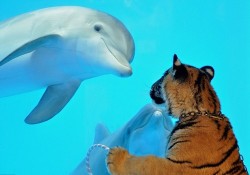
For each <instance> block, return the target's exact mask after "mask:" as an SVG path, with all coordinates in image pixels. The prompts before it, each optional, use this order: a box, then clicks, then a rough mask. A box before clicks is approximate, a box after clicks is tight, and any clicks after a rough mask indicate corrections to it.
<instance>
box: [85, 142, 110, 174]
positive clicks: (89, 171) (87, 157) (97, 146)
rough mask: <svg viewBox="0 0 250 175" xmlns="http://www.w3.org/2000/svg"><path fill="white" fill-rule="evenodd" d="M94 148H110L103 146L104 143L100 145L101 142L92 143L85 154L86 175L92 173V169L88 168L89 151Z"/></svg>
mask: <svg viewBox="0 0 250 175" xmlns="http://www.w3.org/2000/svg"><path fill="white" fill-rule="evenodd" d="M95 148H102V149H104V150H107V151H109V150H110V148H109V147H107V146H105V145H102V144H94V145H92V146H91V147H90V148H89V150H88V153H87V155H86V162H85V165H86V169H87V172H88V175H93V173H92V171H91V168H90V153H91V152H92V151H93V149H95Z"/></svg>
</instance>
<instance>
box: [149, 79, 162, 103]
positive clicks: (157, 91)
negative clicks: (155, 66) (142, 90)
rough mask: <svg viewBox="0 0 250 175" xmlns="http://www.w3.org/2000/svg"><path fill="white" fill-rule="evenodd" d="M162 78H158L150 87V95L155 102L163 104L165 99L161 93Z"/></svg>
mask: <svg viewBox="0 0 250 175" xmlns="http://www.w3.org/2000/svg"><path fill="white" fill-rule="evenodd" d="M163 78H164V77H161V78H160V79H159V80H157V81H156V82H155V83H154V84H153V85H152V87H151V90H150V97H151V98H152V100H153V101H154V102H155V103H156V104H163V103H165V100H164V99H163V94H162V82H163Z"/></svg>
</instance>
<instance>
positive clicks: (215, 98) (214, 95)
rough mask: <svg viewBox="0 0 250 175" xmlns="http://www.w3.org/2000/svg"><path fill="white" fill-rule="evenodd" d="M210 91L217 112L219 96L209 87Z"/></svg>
mask: <svg viewBox="0 0 250 175" xmlns="http://www.w3.org/2000/svg"><path fill="white" fill-rule="evenodd" d="M208 92H209V94H210V96H211V97H212V103H213V106H214V111H213V113H216V111H217V103H218V101H217V96H216V94H215V92H214V91H213V90H212V89H211V88H209V89H208Z"/></svg>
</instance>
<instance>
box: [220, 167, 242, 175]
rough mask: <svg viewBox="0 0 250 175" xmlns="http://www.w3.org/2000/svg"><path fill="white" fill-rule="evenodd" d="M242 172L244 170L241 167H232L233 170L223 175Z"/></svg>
mask: <svg viewBox="0 0 250 175" xmlns="http://www.w3.org/2000/svg"><path fill="white" fill-rule="evenodd" d="M240 170H242V167H241V166H233V167H231V169H229V170H228V171H227V172H225V173H224V174H223V175H232V174H235V173H237V172H239V171H240Z"/></svg>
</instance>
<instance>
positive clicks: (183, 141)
mask: <svg viewBox="0 0 250 175" xmlns="http://www.w3.org/2000/svg"><path fill="white" fill-rule="evenodd" d="M185 142H190V140H181V141H177V142H174V143H173V144H172V145H171V146H169V147H168V150H170V149H172V148H173V147H174V146H175V145H177V144H179V143H185Z"/></svg>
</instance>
